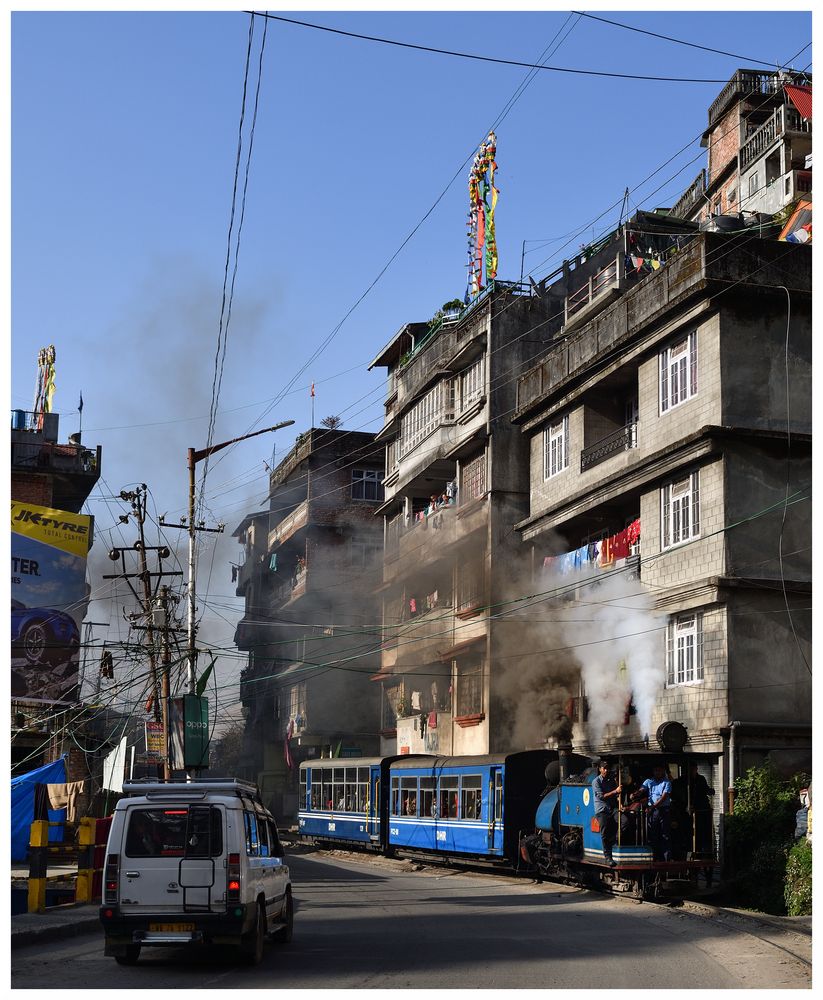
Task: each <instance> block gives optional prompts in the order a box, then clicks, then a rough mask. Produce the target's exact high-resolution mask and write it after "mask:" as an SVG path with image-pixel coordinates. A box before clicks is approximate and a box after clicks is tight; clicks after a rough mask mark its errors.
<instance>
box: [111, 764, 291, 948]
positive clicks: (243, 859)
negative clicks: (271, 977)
mask: <svg viewBox="0 0 823 1000" xmlns="http://www.w3.org/2000/svg"><path fill="white" fill-rule="evenodd" d="M123 791H124V793H125V794H126V797H125V798H123V799H121V800H120V802H118V803H117V807H116V809H115V811H114V817H113V819H112V825H111V831H110V833H109V842H108V846H107V847H106V861H105V868H104V875H103V904H102V906H101V907H100V920H101V922H102V924H103V929H104V931H105V935H106V946H105V954H106V955H109V956H112V957H113V958H115V959H116V960H117V961H118V962H119V963H120V964H121V965H134V963H135V962H136V961H137V959H138V957H139V955H140V949H141V948H142V946H143V945H180V944H187V943H197V942H202V943H206V944H209V943H211V944H228V945H234V946H235V947H237V948H238V949H239V950H240V952H241V954H242V955H243V956H244V958H245V959H246V960H247V961H249V962H250V963H255V964H256V963H257V962H260V960H261V959H262V957H263V945H264V941H265V938H266V936H267V935H270V936H271V937H273V938H274V939H276V940H279V941H290V940H291V937H292V924H293V918H294V906H293V902H292V890H291V880H290V879H289V869H288V867H287V865H286V864H285V862H284V853H285V852H284V851H283V847H282V845H281V843H280V838H279V837H278V835H277V827H276V826H275V823H274V820H273V819H272V817H271V815H270V813H269V812H268V810H267V809H266V808H265V807H264V806H263V803H262V802H261V800H260V794H259V792H258V790H257V787H256V786H255V785H252V784H249V783H247V782H244V781H236V780H229V779H199V780H197V781H191V782H185V783H183V782H158V781H151V782H145V781H143V782H126V783H125V784H124V785H123Z"/></svg>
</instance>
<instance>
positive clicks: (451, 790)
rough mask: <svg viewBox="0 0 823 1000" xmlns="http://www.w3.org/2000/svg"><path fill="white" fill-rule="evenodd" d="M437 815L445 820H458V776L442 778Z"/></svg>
mask: <svg viewBox="0 0 823 1000" xmlns="http://www.w3.org/2000/svg"><path fill="white" fill-rule="evenodd" d="M437 815H438V816H442V817H443V818H444V819H457V775H454V776H443V777H441V778H440V794H439V796H438V802H437Z"/></svg>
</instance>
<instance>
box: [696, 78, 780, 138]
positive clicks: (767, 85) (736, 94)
mask: <svg viewBox="0 0 823 1000" xmlns="http://www.w3.org/2000/svg"><path fill="white" fill-rule="evenodd" d="M785 82H787V81H786V80H785V78H784V75H783V74H782V73H775V72H774V71H771V72H770V71H768V70H753V69H739V70H738V71H737V72H736V73H735V74H734V76H733V77H732V78H731V80H729V82H728V83H727V84H726V86H725V87H724V88H723V90H722V91H721V92H720V93H719V94H718V96H717V98H716V99H715V100H714V101H713V102H712V104H711V105H710V106H709V127H711V126H712V125H714V124H715V123H716V122H717V121H718V120H719V119H720V118H721V117H722V116H723V115H724V114H725V113H726V112H727V111H728V109H729V108H730V107H731V105H732V104H733V103H734V101H735V100H737V99H739V98H740V97H745V96H754V95H761V96H763V97H769V96H776V95H777V94H780V93H782V91H783V84H784V83H785Z"/></svg>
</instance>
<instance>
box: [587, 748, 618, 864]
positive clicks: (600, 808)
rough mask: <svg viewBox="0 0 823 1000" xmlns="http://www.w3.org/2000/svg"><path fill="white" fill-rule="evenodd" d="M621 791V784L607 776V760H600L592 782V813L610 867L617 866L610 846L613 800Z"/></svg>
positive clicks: (614, 832)
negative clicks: (598, 827)
mask: <svg viewBox="0 0 823 1000" xmlns="http://www.w3.org/2000/svg"><path fill="white" fill-rule="evenodd" d="M622 791H623V786H622V785H618V784H616V783H615V781H614V779H613V778H610V777H609V765H608V762H607V761H605V760H601V761H600V764H599V765H598V771H597V777H596V778H595V779H594V781H593V782H592V792H593V793H594V815H595V817H596V818H597V822H598V825H599V826H600V839H601V841H602V842H603V857H604V859H605V861H606V864H607V865H609V867H611V868H616V867H617V862H616V861H615V860H614V858H613V857H612V848H613V847H614V842H615V840H616V839H617V821H616V820H615V818H614V806H615V802H619V795H620V793H621V792H622Z"/></svg>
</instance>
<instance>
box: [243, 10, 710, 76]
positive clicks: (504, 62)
mask: <svg viewBox="0 0 823 1000" xmlns="http://www.w3.org/2000/svg"><path fill="white" fill-rule="evenodd" d="M247 13H251V11H247ZM260 16H261V17H267V18H270V19H271V20H274V21H283V22H285V23H286V24H297V25H300V27H302V28H314V29H315V30H316V31H328V32H331V34H334V35H345V36H346V37H347V38H360V39H361V40H362V41H365V42H380V43H381V44H382V45H395V46H398V47H399V48H402V49H416V50H417V51H418V52H434V53H435V54H437V55H441V56H454V57H456V58H458V59H473V60H475V61H478V62H487V63H497V64H498V65H501V66H520V67H522V68H523V69H534V70H538V69H544V70H549V71H550V72H552V73H572V74H574V75H576V76H605V77H609V78H611V79H618V80H652V81H655V82H657V83H728V80H726V79H725V78H724V79H722V80H718V79H711V80H709V79H704V78H696V77H682V76H644V75H642V74H639V73H609V72H607V71H606V70H599V69H572V68H571V67H569V66H546V65H544V64H541V63H530V62H524V61H521V60H519V59H500V58H498V57H496V56H481V55H477V54H476V53H473V52H458V51H456V50H455V49H439V48H435V47H434V46H431V45H416V44H415V43H413V42H400V41H397V39H394V38H380V37H378V36H377V35H361V34H359V33H358V32H356V31H343V30H342V29H341V28H330V27H328V26H327V25H324V24H312V23H311V22H310V21H297V20H295V19H294V18H291V17H281V16H280V15H279V14H260Z"/></svg>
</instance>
